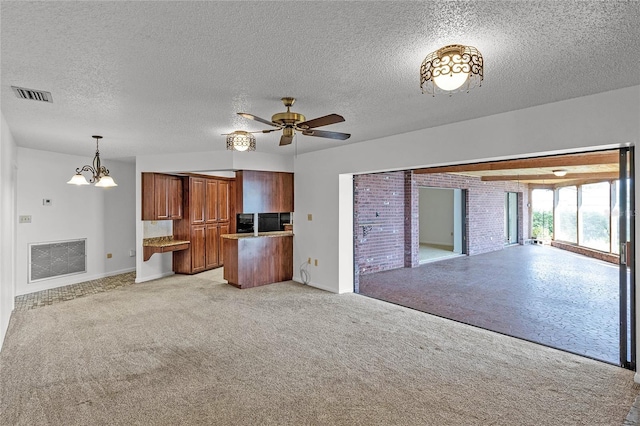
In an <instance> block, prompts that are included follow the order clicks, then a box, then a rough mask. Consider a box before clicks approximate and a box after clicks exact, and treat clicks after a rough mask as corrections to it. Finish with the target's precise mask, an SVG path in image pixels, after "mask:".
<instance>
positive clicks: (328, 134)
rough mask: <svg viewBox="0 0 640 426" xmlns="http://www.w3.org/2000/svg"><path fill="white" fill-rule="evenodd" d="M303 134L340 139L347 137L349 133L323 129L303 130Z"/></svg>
mask: <svg viewBox="0 0 640 426" xmlns="http://www.w3.org/2000/svg"><path fill="white" fill-rule="evenodd" d="M302 134H303V135H305V136H318V137H321V138H329V139H339V140H341V141H343V140H345V139H349V138H350V137H351V135H350V134H349V133H340V132H327V131H325V130H305V131H304V132H302Z"/></svg>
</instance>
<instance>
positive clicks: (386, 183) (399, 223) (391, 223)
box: [354, 172, 405, 274]
mask: <svg viewBox="0 0 640 426" xmlns="http://www.w3.org/2000/svg"><path fill="white" fill-rule="evenodd" d="M404 174H405V172H393V173H378V174H370V175H359V176H355V177H354V226H355V229H354V238H355V244H354V245H355V247H354V248H355V255H356V256H355V262H356V270H357V271H358V272H359V273H360V274H370V273H374V272H379V271H386V270H388V269H396V268H402V267H404V264H405V176H404Z"/></svg>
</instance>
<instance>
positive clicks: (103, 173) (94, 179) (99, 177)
mask: <svg viewBox="0 0 640 426" xmlns="http://www.w3.org/2000/svg"><path fill="white" fill-rule="evenodd" d="M91 137H92V138H94V139H95V140H96V156H95V157H93V166H89V165H86V166H83V167H78V168H77V169H76V174H75V175H73V177H72V178H71V179H69V182H67V183H70V184H73V185H89V184H90V183H94V184H95V185H96V186H100V187H102V188H111V187H114V186H118V184H116V183H115V181H114V180H113V178H112V177H111V176H109V169H107V168H106V167H105V166H103V165H101V164H100V149H99V148H98V142H99V141H100V139H102V136H91ZM83 172H90V173H91V178H90V179H89V180H88V181H87V178H86V177H84V175H83V174H82V173H83Z"/></svg>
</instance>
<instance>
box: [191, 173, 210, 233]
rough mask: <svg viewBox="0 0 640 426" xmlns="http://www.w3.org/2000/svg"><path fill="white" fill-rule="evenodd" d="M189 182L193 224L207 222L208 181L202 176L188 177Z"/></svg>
mask: <svg viewBox="0 0 640 426" xmlns="http://www.w3.org/2000/svg"><path fill="white" fill-rule="evenodd" d="M188 182H189V194H188V197H189V198H188V201H187V202H188V203H189V212H190V217H191V224H192V225H203V224H204V223H205V206H206V201H205V197H206V194H207V181H206V179H200V178H188Z"/></svg>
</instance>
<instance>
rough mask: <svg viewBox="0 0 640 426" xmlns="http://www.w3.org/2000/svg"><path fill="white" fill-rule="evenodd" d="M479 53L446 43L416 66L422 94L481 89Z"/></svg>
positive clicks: (480, 60) (481, 66) (481, 67)
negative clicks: (418, 71) (418, 66)
mask: <svg viewBox="0 0 640 426" xmlns="http://www.w3.org/2000/svg"><path fill="white" fill-rule="evenodd" d="M483 65H484V61H483V59H482V54H480V52H479V51H478V49H476V48H475V47H472V46H463V45H460V44H450V45H448V46H445V47H443V48H441V49H438V50H436V51H435V52H431V53H429V54H428V55H427V57H426V58H424V61H422V65H421V66H420V89H422V93H428V94H430V95H433V96H435V95H436V93H438V94H440V93H448V94H449V95H451V94H452V93H456V92H462V91H465V92H468V91H469V90H470V89H473V88H474V87H480V86H482V80H483Z"/></svg>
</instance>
